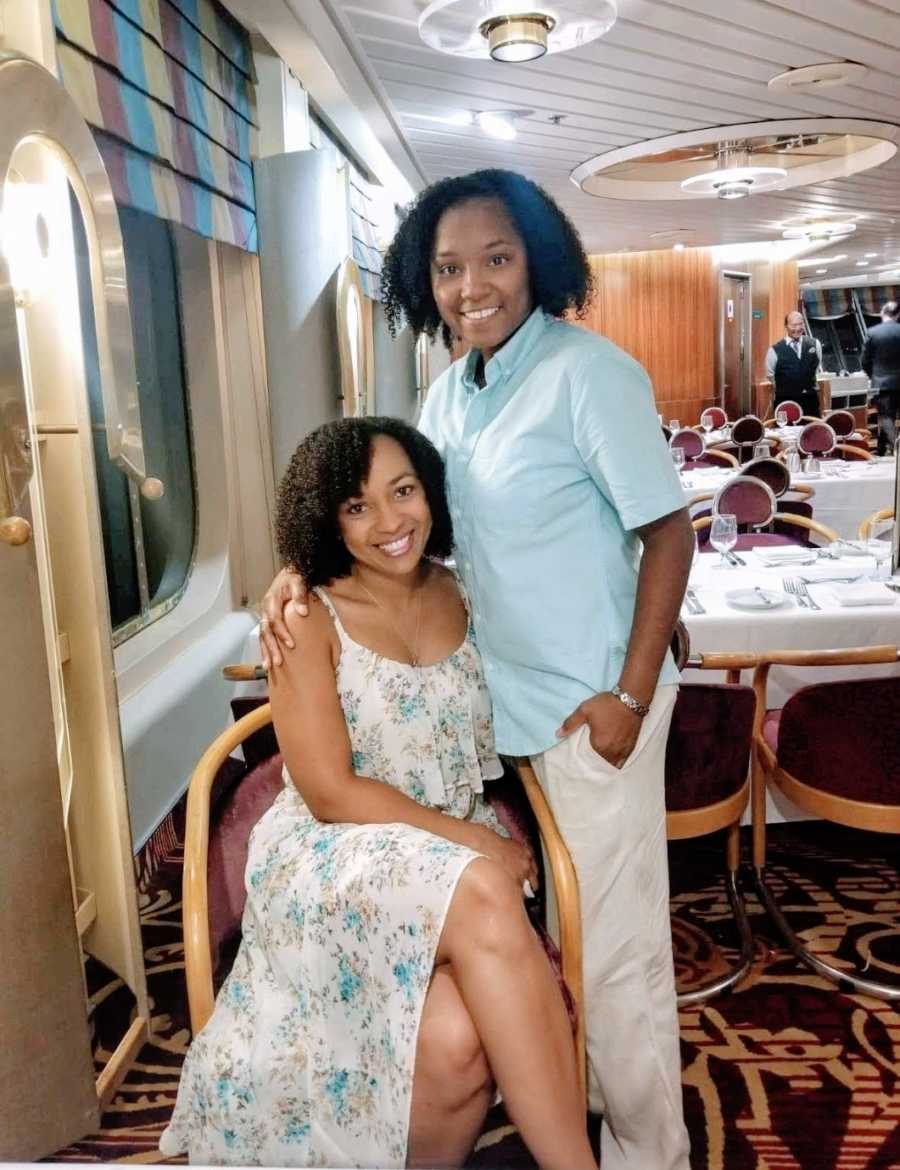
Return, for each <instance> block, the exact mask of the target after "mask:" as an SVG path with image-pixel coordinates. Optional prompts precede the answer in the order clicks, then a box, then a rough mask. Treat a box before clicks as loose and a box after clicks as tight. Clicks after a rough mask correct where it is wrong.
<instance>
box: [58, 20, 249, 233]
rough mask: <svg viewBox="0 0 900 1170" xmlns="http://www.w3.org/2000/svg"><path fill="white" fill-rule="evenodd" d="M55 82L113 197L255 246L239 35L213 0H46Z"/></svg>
mask: <svg viewBox="0 0 900 1170" xmlns="http://www.w3.org/2000/svg"><path fill="white" fill-rule="evenodd" d="M53 7H54V20H55V24H56V35H57V57H58V61H59V71H60V79H61V81H62V83H63V85H64V86H65V88H66V89H67V90H68V92H69V93H70V94H71V95H72V97H73V98H74V99H75V102H76V103H77V105H78V107H79V109H80V110H81V113H82V115H83V117H84V118H85V120H86V121H87V122H88V123H89V124H90V125H91V127H92V128H93V130H94V135H95V138H96V141H97V145H98V147H99V148H100V153H101V154H102V156H103V161H104V162H105V164H106V168H107V170H108V171H109V175H110V180H111V182H112V187H113V193H114V195H115V198H116V201H117V202H118V203H120V204H123V205H125V206H127V207H134V208H137V209H138V210H140V211H147V212H150V213H151V214H152V215H158V216H160V217H162V218H164V219H170V220H174V221H175V222H177V223H180V224H183V225H184V226H185V227H188V228H191V229H192V230H193V231H196V232H199V233H200V234H201V235H204V236H207V237H209V238H211V239H215V240H220V241H222V242H223V243H228V244H234V245H236V246H237V247H239V248H243V249H245V250H246V251H250V252H255V251H256V249H257V231H256V210H255V200H254V192H253V171H252V162H251V156H252V154H253V153H254V152H255V135H256V126H255V117H256V109H255V89H254V74H253V60H252V56H251V51H250V43H249V38H248V36H247V33H246V32H245V31H244V29H243V28H241V26H240V25H238V24H237V23H236V22H235V21H234V20H233V19H232V18H231V17H230V16H229V15H228V13H227V12H225V10H224V9H223V8H221V7H220V6H219V5H218V4H217V3H216V2H215V0H54V5H53Z"/></svg>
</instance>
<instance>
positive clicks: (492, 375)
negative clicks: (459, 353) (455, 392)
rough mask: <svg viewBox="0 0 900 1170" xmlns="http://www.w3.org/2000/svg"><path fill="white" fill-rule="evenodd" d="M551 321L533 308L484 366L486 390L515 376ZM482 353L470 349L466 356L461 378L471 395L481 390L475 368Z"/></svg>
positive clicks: (540, 311)
mask: <svg viewBox="0 0 900 1170" xmlns="http://www.w3.org/2000/svg"><path fill="white" fill-rule="evenodd" d="M550 321H551V318H549V317H548V316H547V315H546V314H545V313H544V310H543V309H542V308H540V307H538V308H537V309H532V311H531V313H530V314H529V316H528V317H526V318H525V320H524V321H523V322H522V324H521V325H520V326H519V328H518V329H517V330H516V332H515V333H514V334H513V335H512V337H511V338H510V339H509V341H506V342H504V344H503V345H501V346H500V348H499V349H498V350H497V352H496V353H495V354H494V356H493V357H492V358H490V360H489V361H488V362H487V364H486V365H485V367H484V379H485V381H484V386H485V389H486V388H487V387H488V386H491V385H493V384H494V383H496V382H505V381H506V380H507V379H508V378H509V377H511V376H512V374H513V373H514V371H515V369H516V367H517V366H518V365H519V363H520V362H521V361H522V359H523V358H524V357H525V356H526V355H527V354H528V353H530V352H531V349H532V347H533V346H534V345H535V344H536V343H537V341H538V338H539V337H540V336H541V334H542V333H543V332H544V330H545V329H546V328H547V327H548V325H549V324H550ZM480 355H481V351H480V350H477V349H470V350H469V352H468V354H467V355H466V364H465V367H464V369H463V376H462V380H463V386H464V387H465V388H466V390H467V392H468V393H469V394H474V393H475V392H476V391H477V390H478V389H479V387H478V385H477V383H476V382H475V370H476V369H477V367H478V359H479V357H480Z"/></svg>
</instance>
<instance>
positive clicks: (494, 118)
mask: <svg viewBox="0 0 900 1170" xmlns="http://www.w3.org/2000/svg"><path fill="white" fill-rule="evenodd" d="M475 120H476V122H477V123H478V125H479V126H480V127H481V129H482V130H483V131H484V132H485V134H487V135H488V137H490V138H501V139H503V141H504V142H511V141H512V140H513V139H514V138H515V136H516V128H515V126H514V125H513V122H512V118H510V117H509V116H508V115H506V114H498V113H492V112H491V111H490V110H484V111H482V113H480V114H476V115H475Z"/></svg>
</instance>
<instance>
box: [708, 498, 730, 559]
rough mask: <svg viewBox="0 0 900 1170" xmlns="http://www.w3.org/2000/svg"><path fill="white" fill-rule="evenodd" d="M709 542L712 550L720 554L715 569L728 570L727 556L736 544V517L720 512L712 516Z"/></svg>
mask: <svg viewBox="0 0 900 1170" xmlns="http://www.w3.org/2000/svg"><path fill="white" fill-rule="evenodd" d="M709 542H710V544H711V545H712V546H713V548H714V549H717V550H718V551H719V552H720V553H721V554H722V559H721V561H720V562H719V564H718V565H717V566H716V567H717V568H719V569H727V568H729V567H730V565H729V561H728V556H727V554H728V553H729V552H731V550H732V549H733V548H734V546H735V545H736V544H737V516H735V515H733V514H732V513H730V512H720V513H719V514H718V515H716V516H713V519H712V528H711V529H710V533H709Z"/></svg>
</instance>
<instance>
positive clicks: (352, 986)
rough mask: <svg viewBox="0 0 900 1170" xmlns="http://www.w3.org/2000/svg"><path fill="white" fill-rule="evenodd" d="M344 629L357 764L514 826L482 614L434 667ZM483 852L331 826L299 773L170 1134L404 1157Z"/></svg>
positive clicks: (198, 1154) (292, 1151) (174, 1148)
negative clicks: (455, 906) (432, 984)
mask: <svg viewBox="0 0 900 1170" xmlns="http://www.w3.org/2000/svg"><path fill="white" fill-rule="evenodd" d="M318 592H319V595H320V597H321V598H322V600H323V602H324V603H325V604H326V605H327V606H328V608H329V610H330V611H331V613H332V616H333V618H334V621H335V626H336V628H337V631H338V635H339V638H340V642H341V657H340V663H339V667H338V671H337V682H338V691H339V694H340V699H341V704H342V707H343V711H344V716H345V718H346V721H347V727H348V730H349V734H350V740H351V747H352V751H353V766H354V770H355V771H356V772H357V773H358V774H359V775H365V776H371V777H374V778H376V779H379V780H383V781H385V782H387V783H390V784H392V785H394V786H395V787H397V788H399V789H400V790H401V791H402V792H405V793H406V794H407V795H408V796H411V797H412V798H413V799H415V800H417V801H419V802H420V803H421V804H425V805H430V806H433V807H440V808H442V809H444V810H445V811H447V812H449V813H451V814H452V815H455V816H459V817H466V816H469V817H470V819H472V820H473V821H477V822H479V823H482V824H486V825H490V826H491V827H492V828H494V829H495V830H497V831H499V832H503V830H502V829H501V828H500V827H499V825H498V823H497V820H496V818H495V816H494V813H493V812H492V810H491V808H490V805H488V804H487V803H485V801H484V798H483V795H482V792H483V782H484V781H485V780H490V779H494V778H496V777H498V776H499V775H500V774H501V771H502V769H501V766H500V763H499V761H498V760H497V757H496V755H495V754H494V750H493V738H492V731H491V721H490V700H489V698H488V693H487V689H486V687H485V684H484V680H483V677H482V673H481V666H480V662H479V658H478V652H477V650H476V648H475V645H474V641H473V638H472V632H471V628H470V630H469V631H468V633H467V635H466V638H465V640H464V642H463V644H462V645H461V646H460V647H458V649H457V650H456V651H454V653H453V654H451V655H449V656H448V657H447V658H445V659H443V660H442V661H441V662H438V663H436V664H434V665H432V666H425V667H412V666H409V665H406V664H404V663H398V662H392V661H390V660H389V659H386V658H382V657H381V656H380V655H377V654H375V653H374V652H373V651H371V650H368V649H367V648H366V647H363V646H360V645H359V644H358V643H355V642H353V641H352V640H351V639H350V638H349V637H348V636H347V634H346V631H345V630H344V629H343V626H342V625H341V623H340V620H339V618H338V616H337V614H336V612H335V611H334V608H333V606H332V605H331V602H330V600H329V599H328V597H327V595H325V593H324V592H323V591H318ZM475 856H476V854H475V853H473V852H472V851H471V850H469V849H467V848H465V847H464V846H460V845H456V844H454V843H452V842H450V841H447V840H445V839H444V838H442V837H437V836H434V835H432V834H430V833H427V832H424V831H423V830H420V829H416V828H413V827H412V826H410V825H405V824H388V825H354V824H324V823H321V822H319V821H317V820H316V819H315V818H314V817H313V816H312V814H311V813H310V812H309V810H308V809H307V808H306V806H305V804H304V803H303V800H302V798H301V797H300V794H299V792H298V791H297V789H296V787H295V786H294V784H293V783H292V781H291V779H290V777H289V776H288V775H287V774H285V788H284V791H283V792H282V793H281V794H280V795H279V796H278V797H277V799H276V800H275V802H274V804H273V805H272V806H271V808H270V809H269V810H268V812H266V813H265V814H264V815H263V817H262V818H261V820H260V821H259V823H258V824H257V825H256V827H255V828H254V830H253V833H252V835H251V838H250V849H249V856H248V861H247V869H246V877H245V884H246V888H247V903H246V908H245V911H244V918H243V924H242V931H243V937H242V942H241V946H240V949H239V951H238V955H237V959H236V960H235V964H234V967H233V968H232V970H231V973H230V974H229V976H228V978H227V980H226V981H225V983H224V985H223V986H222V989H221V991H220V993H219V996H218V999H217V1001H216V1007H215V1010H214V1012H213V1015H212V1017H211V1018H210V1020H209V1022H208V1024H207V1025H206V1027H205V1028H204V1029H203V1031H202V1032H201V1033H200V1034H199V1036H197V1037H196V1039H195V1040H194V1042H193V1044H192V1046H191V1048H190V1051H189V1052H188V1055H187V1058H186V1060H185V1064H184V1069H183V1072H182V1078H181V1084H180V1086H179V1091H178V1100H177V1103H176V1107H175V1111H174V1113H173V1116H172V1121H171V1124H170V1125H169V1128H168V1129H167V1130H166V1132H165V1133H164V1134H163V1137H162V1140H161V1141H160V1149H161V1151H162V1152H163V1153H165V1154H168V1155H171V1154H175V1153H180V1152H183V1151H185V1150H187V1151H188V1153H189V1156H190V1159H191V1161H192V1162H203V1163H207V1164H242V1165H270V1166H272V1165H277V1166H322V1167H331V1166H344V1167H349V1166H369V1167H381V1166H403V1165H405V1161H406V1147H407V1135H408V1129H409V1110H410V1102H411V1095H412V1077H413V1066H414V1061H415V1049H416V1037H417V1033H418V1027H419V1020H420V1017H421V1013H422V1007H423V1004H424V1000H425V994H426V992H427V990H428V984H429V980H430V979H431V974H432V969H433V966H434V956H435V952H436V949H437V945H438V941H439V939H440V934H441V929H442V927H443V923H444V918H445V916H446V913H447V909H448V907H449V905H450V901H451V899H452V897H453V893H454V890H455V888H456V883H457V881H458V880H459V877H460V875H461V874H462V872H463V870H464V869H465V867H466V866H467V865H468V864H469V862H470V861H471V860H472V859H473V858H474V857H475Z"/></svg>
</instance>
